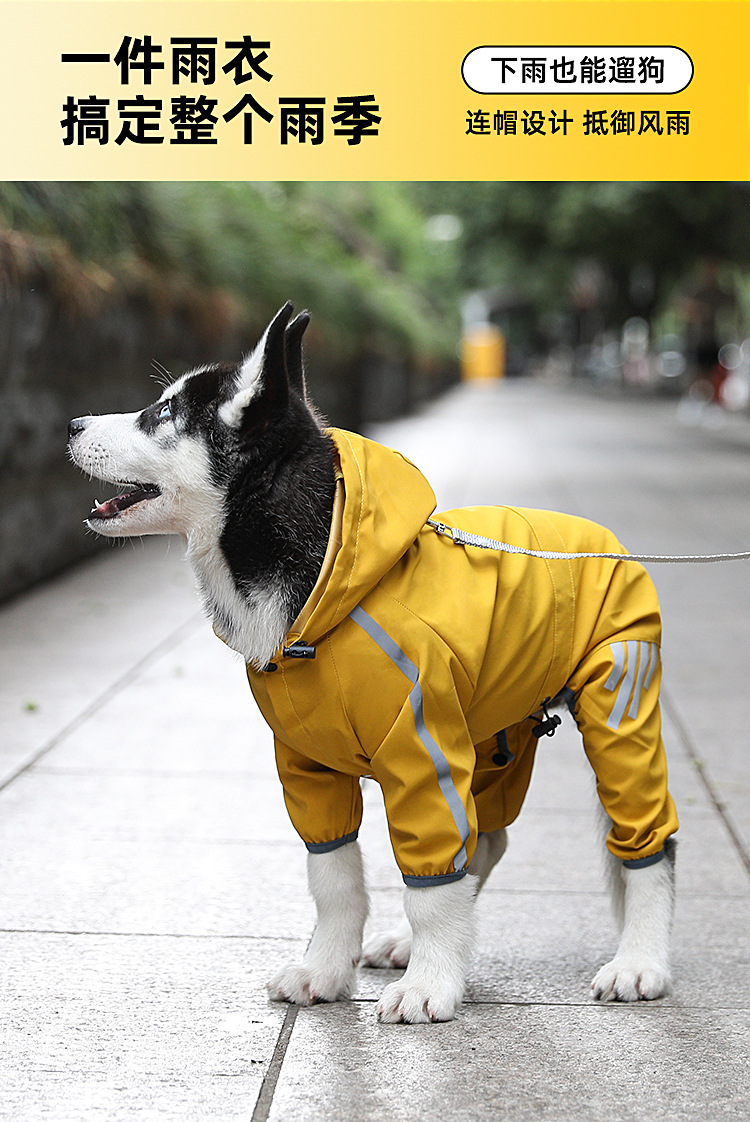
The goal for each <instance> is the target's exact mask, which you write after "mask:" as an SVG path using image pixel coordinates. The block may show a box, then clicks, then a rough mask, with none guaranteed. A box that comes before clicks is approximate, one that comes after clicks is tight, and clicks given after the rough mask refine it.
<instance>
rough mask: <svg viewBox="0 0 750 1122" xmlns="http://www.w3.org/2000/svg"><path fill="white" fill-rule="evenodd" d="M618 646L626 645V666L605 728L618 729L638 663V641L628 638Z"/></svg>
mask: <svg viewBox="0 0 750 1122" xmlns="http://www.w3.org/2000/svg"><path fill="white" fill-rule="evenodd" d="M620 646H625V647H627V650H628V668H627V670H626V671H625V677H624V678H623V680H622V684H621V686H620V689H619V691H618V694H617V700H616V701H615V704H614V707H613V709H612V712H611V713H610V715H609V720H608V721H607V728H609V729H619V727H620V722H621V721H622V717H623V714H624V712H625V706H626V705H627V703H628V700H629V698H630V691H631V690H632V688H633V681H634V679H635V671H636V665H637V663H638V643H637V642H636V640H635V639H628V641H627V642H626V643H621V644H620Z"/></svg>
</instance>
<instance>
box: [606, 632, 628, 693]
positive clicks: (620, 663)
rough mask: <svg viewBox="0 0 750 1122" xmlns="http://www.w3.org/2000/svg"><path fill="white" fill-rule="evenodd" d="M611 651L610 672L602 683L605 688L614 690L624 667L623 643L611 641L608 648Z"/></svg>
mask: <svg viewBox="0 0 750 1122" xmlns="http://www.w3.org/2000/svg"><path fill="white" fill-rule="evenodd" d="M609 649H610V650H611V652H612V660H613V663H614V665H613V666H612V672H611V673H610V675H609V677H608V678H607V680H606V682H605V683H604V688H605V690H616V689H617V687H618V686H619V684H620V678H622V672H623V670H624V669H625V644H624V643H613V644H612V646H611V647H610V648H609Z"/></svg>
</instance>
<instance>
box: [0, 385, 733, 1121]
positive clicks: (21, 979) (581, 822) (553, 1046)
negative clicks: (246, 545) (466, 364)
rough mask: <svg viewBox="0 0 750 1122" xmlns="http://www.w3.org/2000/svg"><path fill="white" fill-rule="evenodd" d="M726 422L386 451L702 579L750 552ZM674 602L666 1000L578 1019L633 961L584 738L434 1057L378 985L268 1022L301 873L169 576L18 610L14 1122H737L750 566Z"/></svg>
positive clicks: (376, 975) (542, 802)
mask: <svg viewBox="0 0 750 1122" xmlns="http://www.w3.org/2000/svg"><path fill="white" fill-rule="evenodd" d="M720 419H721V421H722V423H721V424H720V425H719V424H713V423H711V424H710V425H705V424H703V425H697V424H696V425H686V424H684V423H682V422H681V421H680V420H679V419H678V416H677V413H676V408H675V405H674V404H673V403H669V402H661V401H646V400H616V399H613V398H605V397H602V396H595V395H593V394H588V393H586V392H582V391H577V390H570V389H568V388H565V387H551V386H547V385H542V384H539V383H531V382H521V381H518V382H509V383H507V384H505V385H500V386H497V387H491V388H488V389H483V388H476V389H474V388H463V389H458V390H456V391H454V392H452V393H451V394H449V395H448V396H447V397H445V398H443V399H442V400H441V401H439V402H437V403H435V404H433V405H432V406H430V408H429V409H427V410H426V411H425V412H423V413H422V414H421V415H419V416H417V417H413V418H409V419H406V420H403V421H400V422H397V423H394V424H390V425H387V426H380V427H379V428H378V430H377V432H375V433H373V435H375V436H376V437H377V438H378V439H380V440H383V441H384V442H386V443H390V444H393V445H394V446H396V447H398V448H400V449H401V450H402V451H404V452H405V453H406V455H408V456H409V457H410V458H411V459H412V460H414V461H415V462H416V463H417V464H418V465H419V466H420V467H421V468H422V470H423V471H424V472H425V474H426V475H427V476H428V477H429V478H430V479H431V481H432V482H433V484H434V486H435V487H436V490H437V492H438V498H439V505H440V506H441V507H449V506H454V505H459V504H469V503H493V502H503V503H512V504H520V505H526V506H542V507H553V508H557V509H563V510H567V511H570V512H571V513H576V514H583V515H585V516H587V517H590V518H593V519H595V520H597V521H601V522H604V523H606V524H608V525H609V526H610V527H612V529H614V530H615V532H616V533H617V534H618V536H619V537H620V539H621V540H622V541H623V542H624V544H625V545H626V546H627V548H628V549H630V550H631V551H633V552H645V551H647V552H655V551H660V552H661V551H663V552H666V553H678V552H680V553H681V552H687V553H694V552H712V553H713V552H719V551H721V552H724V551H733V550H740V549H747V548H750V499H749V498H748V492H749V487H748V484H750V420H747V419H744V418H732V417H727V416H722V418H720ZM63 470H66V469H65V467H64V466H63V465H62V464H61V471H63ZM83 513H85V512H82V514H83ZM82 532H83V531H82ZM651 572H652V575H653V577H654V579H655V581H656V584H657V587H658V588H659V591H660V594H661V597H662V604H663V610H664V626H665V643H664V652H663V661H664V673H665V709H666V727H665V740H666V742H667V748H668V752H669V756H670V775H671V787H672V791H673V794H674V795H675V798H676V801H677V803H678V808H679V810H680V812H681V820H682V828H681V831H680V834H679V835H678V836H679V839H680V846H679V853H678V884H679V903H678V911H677V920H676V931H675V947H676V952H675V976H676V985H675V990H674V993H673V994H672V995H671V996H670V997H668V998H666V999H664V1000H662V1001H659V1002H655V1003H651V1004H641V1005H638V1006H628V1007H626V1006H614V1005H610V1006H599V1005H596V1004H594V1003H592V1002H591V1001H590V999H589V997H588V983H589V981H590V978H591V976H592V975H593V974H594V972H595V970H596V969H597V967H598V966H599V965H600V964H601V962H603V961H605V960H606V959H607V958H608V957H610V956H611V953H612V951H613V950H614V946H615V933H614V930H613V927H612V924H611V921H610V917H609V914H608V908H607V899H606V896H605V895H604V892H603V891H602V886H601V884H600V880H599V876H598V873H599V860H598V840H597V836H596V826H595V815H594V813H593V783H592V780H591V777H590V773H589V771H588V765H587V764H586V762H585V759H584V757H583V754H582V751H581V748H580V744H579V742H578V740H577V734H576V733H575V730H574V729H573V728H572V727H566V728H565V729H564V731H563V732H562V733H560V734H558V735H557V736H555V738H554V739H552V740H549V741H548V742H546V743H545V744H544V746H543V750H542V751H541V752H540V756H539V760H538V764H537V768H536V773H535V777H534V780H533V782H532V788H531V791H530V794H529V798H528V801H527V806H526V808H525V810H524V813H523V814H522V816H521V819H520V820H519V822H518V823H517V824H516V825H515V826H514V827H513V830H512V835H511V845H510V849H509V853H508V855H507V857H506V858H505V859H504V860H503V862H502V863H501V866H500V868H499V870H498V871H497V872H496V873H495V874H494V875H493V879H492V880H491V881H490V884H489V886H488V889H487V890H486V891H485V893H484V894H483V896H482V898H481V901H480V904H479V913H480V946H479V953H478V955H477V958H476V961H475V964H474V967H473V970H472V974H471V981H470V987H469V1000H468V1002H467V1004H466V1005H465V1006H464V1008H463V1009H462V1011H461V1014H460V1016H459V1018H458V1019H457V1020H456V1021H455V1022H453V1023H451V1024H449V1025H442V1026H402V1027H388V1026H380V1025H378V1024H376V1022H375V1019H374V1000H375V998H376V995H377V993H378V992H379V990H380V988H381V987H382V985H383V984H384V982H385V981H386V980H388V975H386V974H384V973H382V972H377V971H371V970H370V971H364V970H363V971H361V976H360V982H359V989H358V992H357V994H356V996H355V999H354V1000H353V1001H351V1002H347V1003H342V1004H338V1005H332V1006H319V1007H316V1008H313V1009H307V1010H297V1009H296V1008H293V1007H282V1006H279V1005H273V1004H270V1003H268V1001H267V1000H266V997H265V989H264V985H265V981H266V979H267V978H268V977H269V976H270V975H271V974H272V973H273V972H274V971H275V969H276V968H277V967H278V966H279V965H280V964H281V963H283V962H284V961H286V960H288V959H289V958H297V957H298V956H299V955H301V953H302V952H303V950H304V947H305V944H306V941H307V938H308V937H309V934H310V928H311V923H312V908H311V905H310V903H309V901H308V899H307V896H306V891H305V882H304V869H305V855H304V848H303V846H302V844H301V843H300V842H299V841H298V840H297V838H296V836H295V834H294V833H293V831H292V829H291V827H290V825H289V824H288V822H287V819H286V815H285V811H284V807H283V802H282V798H281V792H280V788H279V785H278V780H277V779H276V777H275V774H274V767H273V761H272V758H271V750H270V736H269V734H268V732H267V730H266V729H265V727H264V725H263V723H262V721H261V720H260V718H259V716H258V715H257V713H256V711H255V709H254V706H253V702H252V698H251V696H250V694H249V691H248V689H247V686H246V683H245V681H244V674H243V668H242V666H241V665H240V664H238V662H237V661H236V660H235V659H234V657H233V656H232V655H231V654H230V652H228V651H227V650H226V648H224V646H223V645H222V644H221V643H219V642H218V641H217V640H216V639H215V638H214V637H213V635H212V633H211V629H210V627H209V626H208V625H207V624H206V623H205V622H204V621H202V620H201V618H200V616H199V614H198V610H197V601H196V599H195V597H194V594H193V592H192V590H191V582H190V576H189V573H188V570H187V568H186V566H185V565H184V563H183V561H182V557H181V547H180V546H179V544H177V543H175V542H163V541H145V542H143V543H141V542H136V543H125V545H124V546H122V547H121V548H115V549H112V550H111V551H108V552H107V553H106V554H105V555H104V556H102V557H100V558H99V559H97V560H95V561H94V562H91V563H88V564H86V565H84V566H82V567H80V568H79V569H77V570H74V571H72V572H70V573H68V574H66V575H64V576H63V577H61V578H59V579H58V580H56V581H54V582H53V583H51V584H49V585H46V586H44V587H42V588H39V589H38V590H36V591H34V592H33V593H31V594H30V595H27V596H25V597H23V598H21V599H19V600H17V601H15V602H13V603H11V604H10V605H8V606H6V607H5V608H3V609H0V636H1V640H0V671H1V674H0V700H1V701H2V705H1V707H0V776H1V777H2V779H1V781H0V782H1V786H0V886H1V887H0V944H1V945H2V961H3V965H4V969H3V981H4V984H3V1002H2V1005H1V1006H0V1054H1V1055H2V1061H0V1118H2V1119H9V1120H13V1122H16V1120H23V1122H35V1120H37V1119H40V1120H41V1119H45V1120H46V1119H52V1120H54V1122H68V1120H70V1122H78V1120H86V1122H88V1120H102V1122H105V1120H106V1122H113V1120H120V1119H122V1120H125V1119H127V1120H128V1122H130V1120H133V1119H137V1120H139V1122H141V1120H151V1119H159V1120H171V1119H181V1120H182V1119H188V1120H196V1122H200V1120H203V1119H212V1120H213V1119H217V1120H220V1122H223V1120H225V1119H226V1120H230V1119H254V1120H255V1122H262V1120H264V1119H272V1120H274V1122H287V1120H291V1119H294V1120H295V1122H307V1120H309V1122H331V1120H341V1122H353V1120H354V1122H358V1120H360V1119H361V1120H366V1122H370V1120H379V1119H386V1118H390V1117H392V1116H394V1117H398V1118H400V1119H404V1120H405V1122H422V1120H424V1122H427V1120H429V1122H433V1120H434V1119H435V1118H436V1117H442V1118H445V1119H451V1120H454V1119H455V1120H460V1122H464V1120H465V1122H469V1120H471V1122H476V1120H485V1119H486V1120H488V1122H489V1120H490V1119H492V1120H493V1122H497V1120H502V1119H508V1120H511V1119H512V1120H513V1122H526V1120H531V1119H540V1118H545V1119H550V1120H552V1122H567V1120H571V1122H572V1120H576V1122H581V1120H583V1122H588V1120H591V1122H594V1120H596V1122H600V1120H601V1119H608V1120H609V1119H612V1120H614V1122H619V1120H623V1122H630V1120H632V1122H640V1120H644V1122H645V1120H648V1122H661V1120H665V1122H666V1120H669V1122H675V1120H682V1119H686V1120H687V1119H690V1120H698V1119H700V1120H703V1119H705V1118H708V1117H710V1118H712V1119H737V1120H739V1119H742V1120H743V1122H744V1120H746V1119H747V1118H748V1116H750V1072H749V1071H748V1062H747V1057H748V1044H749V1043H750V976H749V971H748V957H749V956H748V952H749V951H750V923H749V922H748V920H749V919H750V909H748V888H749V887H750V880H749V877H750V857H749V856H748V855H749V854H750V760H749V759H748V756H749V754H750V727H749V725H748V707H747V701H748V685H747V684H748V680H749V678H750V618H749V613H748V610H747V605H748V600H749V599H750V562H737V563H732V564H727V565H722V566H684V567H683V566H680V567H672V566H663V567H657V566H654V567H652V569H651ZM362 838H363V845H364V848H365V854H366V858H367V867H368V875H369V882H370V885H371V889H372V897H373V908H372V912H373V918H372V920H371V924H372V925H373V927H380V926H381V925H382V923H383V922H384V921H386V920H388V918H389V917H390V918H393V917H395V916H396V915H397V914H398V909H399V902H400V896H401V888H400V877H399V876H398V873H397V871H396V870H395V867H394V864H393V860H392V857H391V855H390V851H389V847H388V842H387V838H386V836H385V831H384V825H383V820H382V811H381V808H380V805H379V798H378V794H377V791H376V790H373V789H372V788H371V787H370V786H368V789H367V791H366V816H365V826H364V830H363V834H362Z"/></svg>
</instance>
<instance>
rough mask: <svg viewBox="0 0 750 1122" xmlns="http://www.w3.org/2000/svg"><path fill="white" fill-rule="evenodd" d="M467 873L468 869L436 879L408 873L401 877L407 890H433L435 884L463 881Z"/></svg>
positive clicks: (444, 874)
mask: <svg viewBox="0 0 750 1122" xmlns="http://www.w3.org/2000/svg"><path fill="white" fill-rule="evenodd" d="M467 872H468V870H467V869H459V871H458V872H457V873H441V874H440V875H439V876H436V877H412V876H408V875H407V874H406V873H402V874H401V875H402V876H403V878H404V884H405V885H406V886H407V888H431V887H432V886H433V885H435V884H451V882H452V881H454V880H461V878H462V877H465V876H466V873H467Z"/></svg>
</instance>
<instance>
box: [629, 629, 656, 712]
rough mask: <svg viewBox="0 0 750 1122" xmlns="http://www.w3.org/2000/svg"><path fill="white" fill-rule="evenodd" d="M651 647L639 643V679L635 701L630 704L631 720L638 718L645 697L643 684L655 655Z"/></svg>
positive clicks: (635, 691) (634, 693)
mask: <svg viewBox="0 0 750 1122" xmlns="http://www.w3.org/2000/svg"><path fill="white" fill-rule="evenodd" d="M651 647H652V644H651V643H639V644H638V650H639V651H640V662H639V663H638V677H637V678H636V680H635V689H634V690H633V700H632V701H631V702H630V708H629V709H628V716H629V717H631V718H635V717H637V716H638V708H639V706H640V704H641V698H642V696H643V682H644V679H645V677H646V671H647V670H648V668H649V666H650V665H651V658H652V653H653V652H652V650H651ZM647 655H648V657H646V656H647Z"/></svg>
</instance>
